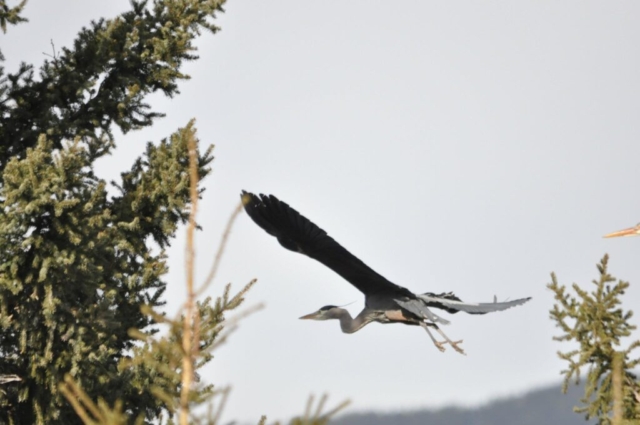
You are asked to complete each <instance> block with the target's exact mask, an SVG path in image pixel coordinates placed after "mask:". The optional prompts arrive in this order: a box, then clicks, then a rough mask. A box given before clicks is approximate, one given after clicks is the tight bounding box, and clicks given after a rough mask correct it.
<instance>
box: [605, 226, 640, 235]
mask: <svg viewBox="0 0 640 425" xmlns="http://www.w3.org/2000/svg"><path fill="white" fill-rule="evenodd" d="M638 235H640V223H638V224H636V225H635V226H634V227H629V228H628V229H622V230H618V231H617V232H613V233H609V234H607V235H604V237H605V238H617V237H620V236H638Z"/></svg>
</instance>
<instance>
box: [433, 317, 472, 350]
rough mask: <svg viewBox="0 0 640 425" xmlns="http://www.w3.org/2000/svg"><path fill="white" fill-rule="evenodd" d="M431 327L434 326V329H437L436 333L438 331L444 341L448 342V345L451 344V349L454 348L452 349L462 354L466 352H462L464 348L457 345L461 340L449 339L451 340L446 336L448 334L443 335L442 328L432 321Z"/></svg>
mask: <svg viewBox="0 0 640 425" xmlns="http://www.w3.org/2000/svg"><path fill="white" fill-rule="evenodd" d="M433 327H434V328H436V331H438V333H439V334H440V335H441V336H442V337H443V338H444V339H445V341H446V342H447V343H449V345H450V346H452V347H453V349H454V350H456V351H457V352H458V353H460V354H464V355H465V356H466V355H467V354H466V353H465V352H464V350H463V349H462V348H460V347H459V346H458V344H461V343H462V340H460V341H451V340H450V339H449V337H448V336H446V335H445V333H444V332H442V330H440V328H439V327H438V325H436V324H435V323H434V324H433Z"/></svg>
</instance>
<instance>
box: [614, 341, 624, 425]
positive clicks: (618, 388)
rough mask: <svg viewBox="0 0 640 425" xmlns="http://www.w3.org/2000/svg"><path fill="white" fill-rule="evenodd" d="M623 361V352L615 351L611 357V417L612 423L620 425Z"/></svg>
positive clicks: (621, 415)
mask: <svg viewBox="0 0 640 425" xmlns="http://www.w3.org/2000/svg"><path fill="white" fill-rule="evenodd" d="M623 362H624V353H623V352H620V351H615V352H614V353H613V359H612V363H613V364H612V365H611V366H612V371H611V373H612V376H611V386H612V387H613V418H612V419H611V424H612V425H622V420H623V414H622V406H623V397H624V395H623V391H622V374H623V371H622V364H623Z"/></svg>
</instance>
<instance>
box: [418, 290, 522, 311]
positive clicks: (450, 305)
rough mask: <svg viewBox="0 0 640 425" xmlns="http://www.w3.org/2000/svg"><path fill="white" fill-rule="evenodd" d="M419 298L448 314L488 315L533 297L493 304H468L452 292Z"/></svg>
mask: <svg viewBox="0 0 640 425" xmlns="http://www.w3.org/2000/svg"><path fill="white" fill-rule="evenodd" d="M417 297H418V298H420V299H421V300H423V301H425V302H426V304H427V306H429V307H435V308H440V309H443V310H445V311H447V312H448V313H457V312H459V311H464V312H465V313H469V314H486V313H491V312H494V311H502V310H506V309H508V308H511V307H515V306H517V305H522V304H524V303H526V302H527V301H529V300H530V299H531V297H527V298H520V299H518V300H513V301H503V302H498V301H497V299H495V297H494V300H493V302H492V303H466V302H463V301H462V300H461V299H460V298H458V297H456V296H455V295H454V294H453V293H452V292H447V293H444V294H433V293H431V292H427V293H425V294H422V295H418V296H417Z"/></svg>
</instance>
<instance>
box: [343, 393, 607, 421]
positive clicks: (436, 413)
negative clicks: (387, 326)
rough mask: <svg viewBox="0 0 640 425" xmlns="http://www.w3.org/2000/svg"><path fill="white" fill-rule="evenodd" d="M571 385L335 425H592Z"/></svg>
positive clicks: (352, 416) (349, 416)
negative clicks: (476, 403) (473, 404)
mask: <svg viewBox="0 0 640 425" xmlns="http://www.w3.org/2000/svg"><path fill="white" fill-rule="evenodd" d="M583 391H584V390H583V388H582V387H576V386H570V387H569V391H568V393H567V394H562V393H561V392H560V384H559V383H558V384H556V385H552V386H549V387H546V388H543V389H539V390H534V391H531V392H529V393H527V394H525V395H523V396H520V397H511V398H504V399H500V400H496V401H493V402H490V403H489V404H486V405H484V406H480V407H475V408H459V407H447V408H442V409H434V410H414V411H405V412H396V413H346V414H344V415H342V416H339V417H337V418H336V419H335V420H333V421H331V424H332V425H590V424H592V423H595V421H591V422H586V421H585V420H584V416H583V415H580V414H577V413H574V412H573V406H575V405H577V404H578V403H579V400H580V398H581V397H582V395H583V394H584V392H583Z"/></svg>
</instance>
